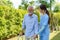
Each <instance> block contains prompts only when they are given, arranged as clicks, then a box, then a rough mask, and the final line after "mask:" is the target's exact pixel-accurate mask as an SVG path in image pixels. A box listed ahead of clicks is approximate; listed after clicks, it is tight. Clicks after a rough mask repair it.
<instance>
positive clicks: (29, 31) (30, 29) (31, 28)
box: [22, 14, 38, 37]
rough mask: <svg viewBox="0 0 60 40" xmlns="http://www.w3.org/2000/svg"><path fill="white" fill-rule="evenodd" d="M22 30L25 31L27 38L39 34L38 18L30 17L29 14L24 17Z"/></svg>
mask: <svg viewBox="0 0 60 40" xmlns="http://www.w3.org/2000/svg"><path fill="white" fill-rule="evenodd" d="M22 28H23V29H25V36H27V37H32V36H33V35H36V34H38V17H37V16H36V15H35V14H33V15H32V16H29V15H28V14H27V15H25V16H24V20H23V24H22Z"/></svg>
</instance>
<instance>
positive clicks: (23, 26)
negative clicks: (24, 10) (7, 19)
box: [22, 16, 26, 30]
mask: <svg viewBox="0 0 60 40" xmlns="http://www.w3.org/2000/svg"><path fill="white" fill-rule="evenodd" d="M25 28H26V26H25V16H24V19H23V23H22V29H23V30H24V29H25Z"/></svg>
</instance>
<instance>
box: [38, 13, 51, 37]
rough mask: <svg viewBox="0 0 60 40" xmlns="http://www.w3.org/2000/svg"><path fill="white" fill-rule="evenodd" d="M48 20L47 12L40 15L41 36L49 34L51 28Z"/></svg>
mask: <svg viewBox="0 0 60 40" xmlns="http://www.w3.org/2000/svg"><path fill="white" fill-rule="evenodd" d="M48 20H49V16H48V15H47V14H44V15H40V26H39V27H40V29H39V33H40V36H46V35H49V33H50V30H49V24H48Z"/></svg>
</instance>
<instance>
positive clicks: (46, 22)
mask: <svg viewBox="0 0 60 40" xmlns="http://www.w3.org/2000/svg"><path fill="white" fill-rule="evenodd" d="M48 20H49V17H45V18H44V21H43V24H42V25H43V26H42V27H41V29H40V30H39V33H41V32H42V31H43V30H44V29H45V26H46V25H47V24H48Z"/></svg>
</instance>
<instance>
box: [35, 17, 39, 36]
mask: <svg viewBox="0 0 60 40" xmlns="http://www.w3.org/2000/svg"><path fill="white" fill-rule="evenodd" d="M35 34H36V35H37V34H38V17H36V19H35Z"/></svg>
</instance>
